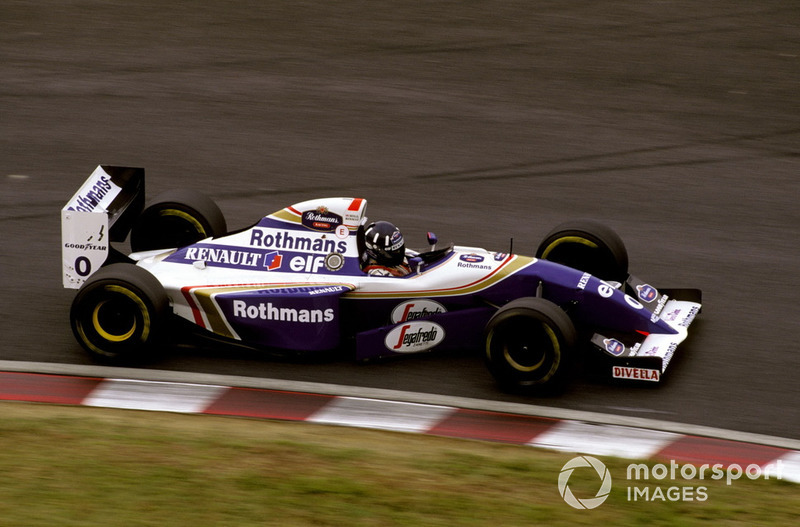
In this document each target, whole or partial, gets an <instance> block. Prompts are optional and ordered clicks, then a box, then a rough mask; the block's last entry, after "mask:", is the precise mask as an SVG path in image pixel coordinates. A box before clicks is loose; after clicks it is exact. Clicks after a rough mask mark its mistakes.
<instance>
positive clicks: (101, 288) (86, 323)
mask: <svg viewBox="0 0 800 527" xmlns="http://www.w3.org/2000/svg"><path fill="white" fill-rule="evenodd" d="M168 310H169V301H168V299H167V295H166V293H165V291H164V288H163V286H162V285H161V283H160V282H159V281H158V280H157V279H156V277H154V276H153V275H152V274H150V273H149V272H148V271H147V270H145V269H142V268H141V267H137V266H135V265H131V264H122V263H118V264H112V265H109V266H106V267H103V268H102V269H100V270H98V271H97V272H96V273H95V274H93V275H92V276H91V277H90V278H89V279H88V280H87V281H86V282H85V283H84V284H83V286H82V287H81V288H80V289H79V290H78V294H77V295H76V296H75V299H74V300H73V302H72V308H71V309H70V321H71V324H72V331H73V333H74V334H75V338H76V339H77V340H78V342H79V343H80V344H81V346H83V347H84V349H86V351H87V352H88V353H89V355H90V356H91V357H92V359H94V360H95V361H96V362H100V363H103V364H129V363H136V362H141V361H143V360H145V359H147V358H149V357H150V356H151V355H152V353H153V351H154V348H155V345H156V344H157V343H158V342H159V340H160V337H161V335H162V334H163V326H164V323H165V322H166V318H167V314H168Z"/></svg>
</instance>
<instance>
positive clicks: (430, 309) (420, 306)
mask: <svg viewBox="0 0 800 527" xmlns="http://www.w3.org/2000/svg"><path fill="white" fill-rule="evenodd" d="M446 312H447V309H445V307H444V306H443V305H442V304H440V303H439V302H435V301H433V300H424V299H423V300H411V301H408V302H403V303H402V304H400V305H398V306H397V307H395V308H394V309H393V310H392V323H394V324H397V323H399V322H407V321H409V320H418V319H420V318H428V317H429V316H431V315H436V314H437V313H446Z"/></svg>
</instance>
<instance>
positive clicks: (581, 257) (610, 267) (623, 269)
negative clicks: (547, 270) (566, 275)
mask: <svg viewBox="0 0 800 527" xmlns="http://www.w3.org/2000/svg"><path fill="white" fill-rule="evenodd" d="M536 257H537V258H542V259H544V260H549V261H551V262H556V263H560V264H562V265H566V266H568V267H572V268H574V269H578V270H581V271H586V272H588V273H591V274H592V275H594V276H596V277H598V278H600V279H601V280H609V281H616V282H624V281H625V280H627V278H628V251H627V249H626V248H625V244H624V243H623V241H622V239H621V238H620V237H619V235H618V234H617V233H616V231H614V230H613V229H612V228H611V227H608V226H607V225H604V224H602V223H599V222H596V221H593V220H573V221H570V222H566V223H562V224H561V225H558V226H557V227H556V228H554V229H553V230H552V231H550V232H549V233H548V234H547V235H546V236H545V237H544V239H543V240H542V242H541V243H540V244H539V248H538V249H537V250H536Z"/></svg>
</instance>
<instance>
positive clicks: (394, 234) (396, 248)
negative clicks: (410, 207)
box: [364, 221, 406, 267]
mask: <svg viewBox="0 0 800 527" xmlns="http://www.w3.org/2000/svg"><path fill="white" fill-rule="evenodd" d="M364 245H365V246H366V249H367V250H366V252H367V256H368V257H370V258H372V259H373V260H375V261H376V262H377V263H378V264H380V265H385V266H389V267H392V266H396V265H400V264H401V263H403V258H404V257H405V254H406V246H405V241H404V240H403V234H402V233H401V232H400V229H398V228H397V227H395V226H394V224H393V223H390V222H388V221H376V222H374V223H370V224H369V225H368V226H367V228H366V230H365V231H364Z"/></svg>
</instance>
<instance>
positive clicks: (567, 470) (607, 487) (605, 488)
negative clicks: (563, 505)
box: [558, 456, 611, 509]
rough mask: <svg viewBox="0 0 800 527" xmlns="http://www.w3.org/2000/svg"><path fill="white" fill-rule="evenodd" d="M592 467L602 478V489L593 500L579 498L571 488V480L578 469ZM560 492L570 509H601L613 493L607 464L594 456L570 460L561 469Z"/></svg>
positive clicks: (559, 478) (559, 476) (559, 477)
mask: <svg viewBox="0 0 800 527" xmlns="http://www.w3.org/2000/svg"><path fill="white" fill-rule="evenodd" d="M584 467H591V468H593V469H594V470H595V472H597V475H598V476H599V478H600V481H601V483H600V489H598V491H597V494H595V495H594V497H593V498H577V497H575V495H574V494H573V493H572V491H571V490H570V488H569V478H570V476H572V472H573V471H574V470H575V469H576V468H584ZM558 492H559V494H561V497H562V498H564V501H566V502H567V504H568V505H569V506H570V507H573V508H576V509H594V508H595V507H599V506H600V505H602V504H603V502H604V501H606V498H608V495H609V493H611V473H610V472H609V471H608V469H607V468H606V466H605V464H603V462H602V461H600V460H599V459H596V458H593V457H592V456H578V457H574V458H572V459H570V460H569V461H567V463H566V464H565V465H564V466H563V467H562V468H561V473H560V474H559V475H558Z"/></svg>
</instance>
